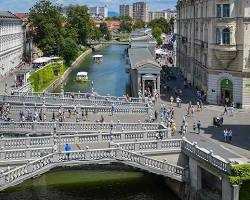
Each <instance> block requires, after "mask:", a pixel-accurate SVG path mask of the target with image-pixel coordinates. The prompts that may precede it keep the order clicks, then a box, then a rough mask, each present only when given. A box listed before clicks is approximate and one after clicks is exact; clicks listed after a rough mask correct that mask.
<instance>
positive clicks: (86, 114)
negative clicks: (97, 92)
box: [85, 109, 88, 119]
mask: <svg viewBox="0 0 250 200" xmlns="http://www.w3.org/2000/svg"><path fill="white" fill-rule="evenodd" d="M85 116H86V119H87V118H88V110H87V109H86V110H85Z"/></svg>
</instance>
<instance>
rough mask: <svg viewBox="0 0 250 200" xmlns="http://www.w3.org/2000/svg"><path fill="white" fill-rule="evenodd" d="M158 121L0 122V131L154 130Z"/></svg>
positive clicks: (157, 127) (158, 125) (159, 125)
mask: <svg viewBox="0 0 250 200" xmlns="http://www.w3.org/2000/svg"><path fill="white" fill-rule="evenodd" d="M160 127H161V124H158V123H87V122H86V123H82V122H76V123H73V122H56V123H54V122H0V132H8V133H16V132H26V133H34V132H35V133H51V132H54V131H59V132H62V131H72V132H81V131H107V132H110V131H136V130H138V131H142V130H144V131H145V130H156V129H159V128H160Z"/></svg>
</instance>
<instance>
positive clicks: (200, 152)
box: [182, 138, 230, 173]
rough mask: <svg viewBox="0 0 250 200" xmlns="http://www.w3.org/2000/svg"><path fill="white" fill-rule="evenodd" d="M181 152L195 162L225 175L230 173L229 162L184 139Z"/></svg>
mask: <svg viewBox="0 0 250 200" xmlns="http://www.w3.org/2000/svg"><path fill="white" fill-rule="evenodd" d="M182 151H183V152H184V153H185V154H187V155H188V156H191V157H192V158H194V159H196V160H200V161H202V162H204V163H207V164H209V165H211V166H213V167H215V168H217V169H219V170H221V171H223V172H225V173H230V163H229V162H227V161H226V160H225V159H223V158H221V157H219V156H217V155H214V154H213V152H212V151H208V150H207V149H204V148H201V147H198V145H197V143H191V142H189V141H188V140H186V139H185V138H184V139H183V143H182Z"/></svg>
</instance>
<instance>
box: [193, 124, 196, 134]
mask: <svg viewBox="0 0 250 200" xmlns="http://www.w3.org/2000/svg"><path fill="white" fill-rule="evenodd" d="M193 131H194V133H196V123H195V122H194V124H193Z"/></svg>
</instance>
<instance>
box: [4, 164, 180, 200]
mask: <svg viewBox="0 0 250 200" xmlns="http://www.w3.org/2000/svg"><path fill="white" fill-rule="evenodd" d="M91 168H92V167H91ZM115 168H116V167H115ZM0 199H1V200H178V198H177V197H176V196H175V195H174V194H173V192H171V191H170V190H169V189H168V188H167V186H166V184H165V183H164V180H163V178H162V177H161V176H157V175H152V174H148V173H143V172H141V171H134V170H131V169H128V170H121V169H113V170H111V169H108V168H107V167H105V166H102V167H100V166H99V167H98V168H96V167H93V169H86V168H83V169H74V168H73V169H68V170H66V169H62V168H61V169H57V170H54V171H51V172H49V173H46V174H44V175H42V176H40V177H37V178H34V179H30V180H27V181H25V182H23V183H21V184H20V185H18V186H16V187H14V188H10V189H8V190H6V191H3V192H1V193H0Z"/></svg>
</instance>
